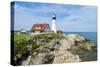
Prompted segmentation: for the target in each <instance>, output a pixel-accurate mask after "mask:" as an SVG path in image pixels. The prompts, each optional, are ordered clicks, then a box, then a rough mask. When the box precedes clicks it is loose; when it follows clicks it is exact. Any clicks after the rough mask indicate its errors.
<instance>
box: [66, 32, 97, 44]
mask: <svg viewBox="0 0 100 67" xmlns="http://www.w3.org/2000/svg"><path fill="white" fill-rule="evenodd" d="M64 33H65V34H66V35H68V34H78V35H80V36H83V37H85V38H87V39H89V40H91V41H92V42H93V43H95V44H97V32H64Z"/></svg>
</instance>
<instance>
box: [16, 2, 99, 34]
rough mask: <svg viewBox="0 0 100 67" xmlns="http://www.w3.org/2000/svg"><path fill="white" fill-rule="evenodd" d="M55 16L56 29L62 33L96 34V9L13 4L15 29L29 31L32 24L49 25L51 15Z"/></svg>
mask: <svg viewBox="0 0 100 67" xmlns="http://www.w3.org/2000/svg"><path fill="white" fill-rule="evenodd" d="M53 13H55V14H56V15H57V27H58V29H59V30H63V31H66V32H67V31H71V32H73V31H75V32H96V26H97V25H96V22H97V14H96V13H97V7H95V6H80V5H70V4H68V5H66V4H63V5H62V4H61V5H58V4H46V3H44V4H43V3H30V2H29V3H26V2H24V3H23V2H22V3H19V2H16V4H15V29H20V28H25V29H30V28H31V26H32V24H34V23H37V22H46V23H49V24H51V19H52V14H53Z"/></svg>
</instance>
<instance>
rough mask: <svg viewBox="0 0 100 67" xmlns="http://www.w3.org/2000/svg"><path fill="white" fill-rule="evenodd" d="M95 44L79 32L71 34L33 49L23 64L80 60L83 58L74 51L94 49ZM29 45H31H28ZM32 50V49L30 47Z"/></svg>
mask: <svg viewBox="0 0 100 67" xmlns="http://www.w3.org/2000/svg"><path fill="white" fill-rule="evenodd" d="M94 46H95V45H94V44H93V43H92V42H90V41H89V40H87V39H86V38H84V37H82V36H79V35H77V34H69V35H67V36H65V37H63V38H62V39H59V38H58V39H52V41H51V42H50V43H47V44H45V45H41V46H39V47H38V48H37V49H35V50H33V51H32V52H31V54H30V55H29V56H28V58H27V59H26V60H24V61H22V63H21V64H22V65H30V64H53V63H69V62H80V61H82V59H81V58H80V56H79V55H78V54H75V53H73V51H76V52H77V51H81V50H83V51H84V50H88V51H89V50H93V47H94ZM28 47H29V46H28ZM29 50H31V49H29Z"/></svg>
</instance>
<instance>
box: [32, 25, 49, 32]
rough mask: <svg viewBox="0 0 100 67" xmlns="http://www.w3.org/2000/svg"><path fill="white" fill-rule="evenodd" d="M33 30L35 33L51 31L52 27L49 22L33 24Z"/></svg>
mask: <svg viewBox="0 0 100 67" xmlns="http://www.w3.org/2000/svg"><path fill="white" fill-rule="evenodd" d="M32 31H33V32H35V33H41V32H49V31H50V27H49V24H46V23H44V24H33V26H32Z"/></svg>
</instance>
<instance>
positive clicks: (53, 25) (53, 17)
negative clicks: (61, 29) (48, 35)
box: [51, 14, 57, 33]
mask: <svg viewBox="0 0 100 67" xmlns="http://www.w3.org/2000/svg"><path fill="white" fill-rule="evenodd" d="M51 31H53V32H54V33H57V29H56V15H55V14H53V15H52V26H51Z"/></svg>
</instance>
